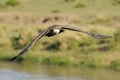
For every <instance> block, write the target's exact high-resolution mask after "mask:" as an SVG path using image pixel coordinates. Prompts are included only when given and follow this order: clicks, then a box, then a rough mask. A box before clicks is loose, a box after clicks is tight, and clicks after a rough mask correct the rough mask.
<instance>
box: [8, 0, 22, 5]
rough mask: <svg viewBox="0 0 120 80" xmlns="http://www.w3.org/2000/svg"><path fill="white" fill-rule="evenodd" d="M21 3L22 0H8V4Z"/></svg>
mask: <svg viewBox="0 0 120 80" xmlns="http://www.w3.org/2000/svg"><path fill="white" fill-rule="evenodd" d="M19 4H20V1H18V0H8V1H7V2H6V5H8V6H18V5H19Z"/></svg>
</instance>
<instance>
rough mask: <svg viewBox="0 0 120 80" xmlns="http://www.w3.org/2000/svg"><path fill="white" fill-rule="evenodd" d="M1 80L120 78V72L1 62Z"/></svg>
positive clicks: (106, 79)
mask: <svg viewBox="0 0 120 80" xmlns="http://www.w3.org/2000/svg"><path fill="white" fill-rule="evenodd" d="M0 80H120V72H119V71H113V70H106V69H91V68H89V69H88V68H79V67H63V66H47V65H44V66H43V65H37V64H27V63H26V64H17V63H6V62H0Z"/></svg>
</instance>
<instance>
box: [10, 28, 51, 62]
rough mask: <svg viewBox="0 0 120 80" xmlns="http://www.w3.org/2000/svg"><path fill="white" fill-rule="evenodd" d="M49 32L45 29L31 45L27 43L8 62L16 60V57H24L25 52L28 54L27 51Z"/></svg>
mask: <svg viewBox="0 0 120 80" xmlns="http://www.w3.org/2000/svg"><path fill="white" fill-rule="evenodd" d="M48 32H49V29H46V30H44V31H42V32H40V33H39V34H38V35H37V36H36V37H35V38H34V39H33V40H32V42H31V43H29V44H28V45H27V46H26V47H25V48H24V49H23V50H22V51H21V52H20V53H19V54H18V55H17V56H14V57H13V58H12V59H10V61H14V60H16V59H17V58H18V57H20V56H22V55H24V54H25V53H26V52H28V50H30V48H31V47H32V46H33V45H34V44H35V43H36V42H37V41H38V40H39V39H40V38H41V37H43V36H44V35H46V34H47V33H48Z"/></svg>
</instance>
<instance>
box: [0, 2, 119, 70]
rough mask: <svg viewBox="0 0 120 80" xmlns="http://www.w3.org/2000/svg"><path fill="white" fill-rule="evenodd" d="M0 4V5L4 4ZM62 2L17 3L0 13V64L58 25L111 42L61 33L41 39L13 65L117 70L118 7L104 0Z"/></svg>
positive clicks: (77, 34) (70, 33)
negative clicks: (79, 30)
mask: <svg viewBox="0 0 120 80" xmlns="http://www.w3.org/2000/svg"><path fill="white" fill-rule="evenodd" d="M1 1H2V2H1V4H3V3H5V2H7V0H1ZM9 1H14V0H9ZM15 1H16V0H15ZM44 1H46V3H44ZM65 1H66V2H68V3H66V2H65ZM65 1H61V0H55V1H54V2H52V1H51V3H50V0H34V1H33V0H25V1H24V0H21V2H22V3H21V6H18V7H10V8H7V9H6V8H5V9H4V8H2V9H0V11H1V13H0V37H1V38H0V61H8V60H9V59H10V58H11V57H12V56H14V55H16V54H18V53H19V52H20V51H21V50H22V49H23V48H24V47H25V46H26V45H27V44H28V43H29V42H31V41H32V40H33V38H34V37H35V36H36V35H37V34H38V33H39V32H40V31H42V30H44V29H46V28H47V27H48V26H51V25H53V24H56V23H59V24H61V23H62V24H67V25H73V26H76V27H77V26H78V27H81V28H82V29H83V30H86V31H91V32H95V33H99V34H104V35H111V36H112V38H111V39H106V40H96V39H94V38H91V37H89V36H88V35H85V34H82V33H76V32H72V31H65V32H64V33H61V34H60V35H59V37H57V36H55V37H51V38H48V37H43V38H41V39H40V40H39V41H38V42H37V43H36V44H35V45H34V46H33V47H32V49H31V50H30V51H29V52H28V54H26V55H24V56H23V58H19V59H18V60H17V61H18V62H22V63H26V62H29V63H32V64H33V63H38V64H48V65H53V64H54V65H60V66H81V67H91V68H109V69H114V70H120V54H119V52H120V45H119V43H120V41H119V40H120V24H119V22H120V16H119V14H120V10H119V6H114V5H111V3H112V1H108V0H95V1H89V0H80V1H79V0H65ZM107 1H108V2H107ZM106 2H107V3H109V4H106ZM9 4H11V2H10V3H9ZM16 4H18V3H15V5H16ZM31 5H32V6H31ZM7 6H8V5H7ZM16 6H17V5H16ZM55 6H57V7H55ZM73 6H74V7H73ZM82 7H86V8H82ZM111 11H112V13H111ZM29 12H30V13H29Z"/></svg>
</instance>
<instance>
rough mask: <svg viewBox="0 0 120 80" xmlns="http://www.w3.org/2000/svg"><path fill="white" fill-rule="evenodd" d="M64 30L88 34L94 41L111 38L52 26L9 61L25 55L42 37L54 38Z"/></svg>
mask: <svg viewBox="0 0 120 80" xmlns="http://www.w3.org/2000/svg"><path fill="white" fill-rule="evenodd" d="M64 30H72V31H77V32H82V33H85V34H88V35H90V36H92V37H94V38H96V39H107V38H111V36H104V35H100V34H95V33H92V32H87V31H83V30H81V29H79V28H76V27H72V26H67V25H53V26H50V27H49V28H48V29H46V30H43V31H41V32H40V33H39V34H38V35H37V36H36V37H35V38H34V39H33V41H32V42H31V43H30V44H28V45H27V46H26V47H25V48H24V49H23V50H22V51H21V52H20V53H19V54H18V55H17V56H15V57H13V58H11V59H10V60H11V61H14V60H16V59H17V58H18V57H20V56H22V55H23V54H25V53H26V52H27V51H28V50H29V49H30V48H31V47H32V46H33V45H34V44H35V43H36V41H38V40H39V39H40V38H41V37H43V36H48V37H51V36H54V35H57V34H59V33H62V32H64Z"/></svg>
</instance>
